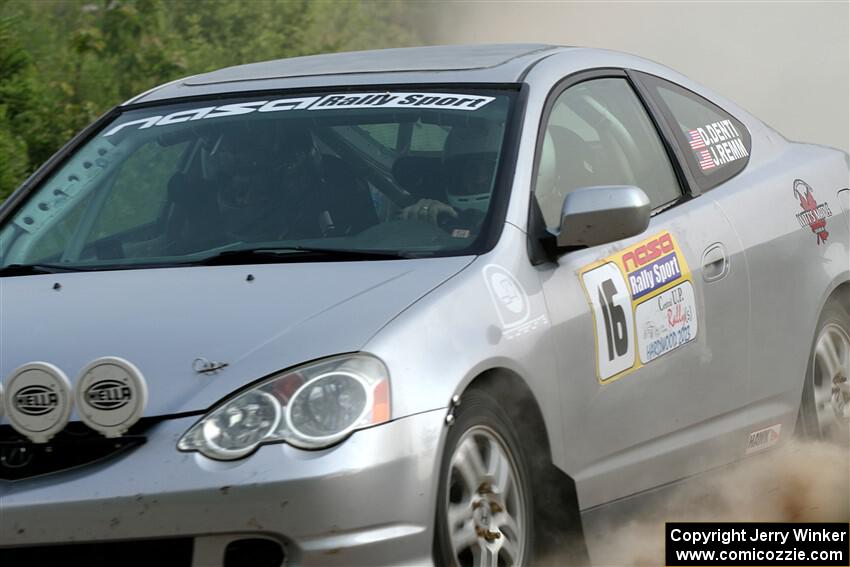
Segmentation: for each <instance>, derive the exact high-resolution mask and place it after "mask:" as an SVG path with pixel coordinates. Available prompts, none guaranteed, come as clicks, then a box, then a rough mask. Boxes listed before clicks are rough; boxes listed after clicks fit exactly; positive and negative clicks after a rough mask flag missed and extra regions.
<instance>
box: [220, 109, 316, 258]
mask: <svg viewBox="0 0 850 567" xmlns="http://www.w3.org/2000/svg"><path fill="white" fill-rule="evenodd" d="M278 124H279V123H277V122H276V121H271V120H265V121H253V122H251V123H249V124H246V125H245V128H244V129H242V130H241V131H237V132H225V133H223V134H221V135H220V136H219V137H218V139H217V140H215V141H214V142H213V143H212V144H208V145H211V147H210V148H209V149H208V153H207V155H206V160H205V162H206V163H205V166H206V173H207V175H206V176H207V177H208V178H210V179H213V180H214V181H215V182H216V184H217V185H218V204H219V210H220V211H221V217H222V223H223V225H224V229H225V230H226V231H227V232H228V233H229V234H230V235H231V236H233V237H236V238H238V239H240V240H243V241H246V242H262V241H274V240H281V239H285V238H310V237H320V236H322V235H323V234H324V233H325V232H326V231H327V230H328V229H329V228H330V226H331V225H332V220H331V218H330V213H329V212H328V211H327V207H325V206H324V205H325V203H324V202H323V201H324V199H323V194H322V193H323V192H322V190H321V189H322V187H323V185H324V184H323V182H322V176H321V170H320V155H319V152H318V149H317V148H316V144H315V141H314V140H313V137H312V134H311V133H310V131H309V130H307V129H306V128H303V127H300V126H297V125H295V126H293V125H287V126H286V127H285V128H283V127H281V126H279V125H278Z"/></svg>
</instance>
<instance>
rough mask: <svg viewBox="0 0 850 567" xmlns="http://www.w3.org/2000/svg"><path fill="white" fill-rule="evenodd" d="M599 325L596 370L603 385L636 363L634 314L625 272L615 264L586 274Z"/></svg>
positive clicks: (596, 320) (583, 277) (595, 319)
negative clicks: (633, 335) (624, 276)
mask: <svg viewBox="0 0 850 567" xmlns="http://www.w3.org/2000/svg"><path fill="white" fill-rule="evenodd" d="M581 278H582V283H583V284H584V289H585V290H587V294H588V296H589V297H588V299H590V303H591V305H592V306H593V318H594V323H595V325H596V343H597V344H596V366H597V370H598V372H599V379H600V381H603V382H604V381H605V380H607V379H609V378H611V377H612V376H615V375H617V374H619V373H620V372H622V371H624V370H628V369H629V368H631V367H632V366H633V365H634V362H635V347H634V338H633V337H632V333H633V330H634V313H633V312H632V305H631V297H630V296H629V289H628V287H626V280H625V279H624V278H623V274H622V272H620V269H619V268H618V267H617V266H616V264H614V263H612V262H608V263H606V264H602V265H601V266H599V267H598V268H594V269H592V270H589V271H587V272H585V273H584V274H582V276H581Z"/></svg>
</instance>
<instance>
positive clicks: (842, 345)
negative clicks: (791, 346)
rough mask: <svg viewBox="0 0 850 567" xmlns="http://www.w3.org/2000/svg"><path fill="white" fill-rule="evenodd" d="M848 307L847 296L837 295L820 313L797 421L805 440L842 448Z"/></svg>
mask: <svg viewBox="0 0 850 567" xmlns="http://www.w3.org/2000/svg"><path fill="white" fill-rule="evenodd" d="M845 290H846V288H845ZM839 293H840V292H839ZM848 303H850V301H848V298H847V296H846V294H840V295H839V296H838V297H837V298H833V299H831V300H830V301H829V302H828V303H827V304H826V306H825V307H824V309H823V312H822V313H821V316H820V320H819V321H818V326H817V332H816V333H815V339H814V342H813V343H812V350H811V354H810V355H809V362H808V366H807V370H806V382H805V384H804V385H803V399H802V402H801V405H800V417H799V421H798V424H799V426H800V429H801V430H802V431H801V432H802V434H803V437H805V438H806V439H810V440H817V441H835V442H837V443H841V444H843V446H847V445H848V443H850V381H848V380H850V305H848Z"/></svg>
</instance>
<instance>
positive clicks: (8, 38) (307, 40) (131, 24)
mask: <svg viewBox="0 0 850 567" xmlns="http://www.w3.org/2000/svg"><path fill="white" fill-rule="evenodd" d="M418 11H420V5H417V4H410V3H404V2H391V1H378V0H371V1H370V0H361V1H353V0H253V1H249V2H237V1H233V0H62V1H57V0H0V200H2V199H3V198H5V197H6V196H7V195H8V194H9V193H10V192H11V191H12V190H14V189H15V187H17V185H19V184H20V183H21V181H23V179H24V178H25V177H26V175H28V174H29V173H31V172H32V171H33V170H35V168H37V167H38V166H39V165H40V164H41V163H43V162H44V161H45V160H46V159H47V158H49V157H50V156H51V155H52V154H53V153H54V152H55V151H56V150H57V149H58V148H59V147H61V145H62V144H63V143H65V142H66V141H67V140H68V139H69V138H70V137H71V136H72V135H73V134H74V133H75V132H77V131H79V130H80V129H81V128H83V127H85V126H86V125H87V124H88V123H90V122H91V121H92V120H94V119H95V118H96V117H97V116H98V115H100V114H101V113H103V112H105V111H106V110H108V109H109V108H110V107H112V106H114V105H115V104H118V103H120V102H122V101H124V100H127V99H129V98H130V97H132V96H134V95H135V94H138V93H140V92H143V91H145V90H147V89H149V88H152V87H154V86H156V85H158V84H161V83H164V82H167V81H171V80H174V79H177V78H180V77H183V76H187V75H193V74H197V73H203V72H206V71H211V70H213V69H218V68H221V67H226V66H230V65H239V64H242V63H250V62H254V61H263V60H269V59H278V58H283V57H293V56H298V55H307V54H312V53H325V52H330V51H344V50H355V49H373V48H380V47H391V46H401V45H409V44H411V43H414V42H415V41H416V38H415V37H414V35H413V33H412V32H410V31H409V30H410V29H411V28H412V27H413V26H412V22H413V21H414V20H415V18H416V17H417V13H418Z"/></svg>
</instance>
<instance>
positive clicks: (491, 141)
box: [400, 122, 502, 234]
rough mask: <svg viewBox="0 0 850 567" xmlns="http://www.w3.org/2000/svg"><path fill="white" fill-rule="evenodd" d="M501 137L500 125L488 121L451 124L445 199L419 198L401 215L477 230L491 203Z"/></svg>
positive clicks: (446, 166) (447, 142)
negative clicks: (454, 125) (462, 124)
mask: <svg viewBox="0 0 850 567" xmlns="http://www.w3.org/2000/svg"><path fill="white" fill-rule="evenodd" d="M501 139H502V136H501V129H500V128H498V127H497V125H495V124H491V123H489V122H478V123H475V124H471V125H464V126H456V127H454V128H453V129H452V131H451V132H450V133H449V136H448V138H447V139H446V146H445V150H444V152H445V153H444V155H445V157H444V161H443V171H444V176H445V193H446V198H445V200H438V199H420V200H419V201H417V202H416V203H414V204H413V205H410V206H408V207H405V208H404V209H402V211H401V214H400V215H401V218H402V219H405V220H421V221H426V222H430V223H433V224H440V225H441V226H445V227H447V228H453V229H455V233H457V231H458V230H460V231H461V232H460V233H459V234H463V231H469V230H472V231H475V230H477V228H478V226H480V224H481V221H482V220H483V219H484V216H485V215H486V214H487V210H488V208H489V206H490V196H491V194H492V191H493V181H494V177H495V173H496V163H497V160H498V155H499V149H500V146H501V141H502V140H501Z"/></svg>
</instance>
